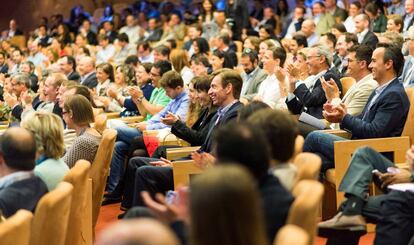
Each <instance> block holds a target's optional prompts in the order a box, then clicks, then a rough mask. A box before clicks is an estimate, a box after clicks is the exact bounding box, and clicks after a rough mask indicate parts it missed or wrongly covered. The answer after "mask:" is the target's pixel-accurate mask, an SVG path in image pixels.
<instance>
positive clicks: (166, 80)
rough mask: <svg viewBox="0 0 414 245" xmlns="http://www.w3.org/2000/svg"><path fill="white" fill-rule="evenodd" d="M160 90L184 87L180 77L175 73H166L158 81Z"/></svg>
mask: <svg viewBox="0 0 414 245" xmlns="http://www.w3.org/2000/svg"><path fill="white" fill-rule="evenodd" d="M159 83H160V85H161V87H162V88H173V89H174V88H177V87H184V81H183V78H182V77H181V75H180V74H179V73H178V72H176V71H167V72H166V73H164V75H162V77H161V79H160V82H159Z"/></svg>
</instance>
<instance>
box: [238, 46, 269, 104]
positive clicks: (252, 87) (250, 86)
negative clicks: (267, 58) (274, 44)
mask: <svg viewBox="0 0 414 245" xmlns="http://www.w3.org/2000/svg"><path fill="white" fill-rule="evenodd" d="M258 60H259V58H258V57H257V53H256V52H255V51H251V50H245V51H244V52H243V54H242V55H241V59H240V63H241V65H242V66H243V70H244V72H243V73H242V74H241V77H242V79H243V86H242V91H241V94H240V97H241V99H240V101H241V102H242V103H248V102H249V101H251V100H252V99H253V98H254V97H255V96H256V94H257V92H258V90H259V87H260V84H261V83H262V82H263V80H264V79H265V78H266V76H267V74H266V72H264V71H263V70H262V69H260V67H259V66H258Z"/></svg>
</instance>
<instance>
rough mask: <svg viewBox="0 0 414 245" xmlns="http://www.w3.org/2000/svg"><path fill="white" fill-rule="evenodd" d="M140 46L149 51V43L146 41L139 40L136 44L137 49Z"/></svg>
mask: <svg viewBox="0 0 414 245" xmlns="http://www.w3.org/2000/svg"><path fill="white" fill-rule="evenodd" d="M140 46H142V47H143V48H144V50H150V51H151V45H150V43H149V42H146V41H139V42H138V44H137V49H138V48H139V47H140Z"/></svg>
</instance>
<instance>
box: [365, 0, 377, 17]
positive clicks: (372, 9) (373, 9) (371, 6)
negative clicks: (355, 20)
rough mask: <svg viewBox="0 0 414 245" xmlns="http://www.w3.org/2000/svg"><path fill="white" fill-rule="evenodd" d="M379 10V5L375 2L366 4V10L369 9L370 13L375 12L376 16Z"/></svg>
mask: <svg viewBox="0 0 414 245" xmlns="http://www.w3.org/2000/svg"><path fill="white" fill-rule="evenodd" d="M378 10H379V8H378V6H377V5H376V4H375V3H373V2H371V3H368V4H367V5H366V6H365V11H368V12H369V13H371V14H373V15H374V16H376V15H377V14H378Z"/></svg>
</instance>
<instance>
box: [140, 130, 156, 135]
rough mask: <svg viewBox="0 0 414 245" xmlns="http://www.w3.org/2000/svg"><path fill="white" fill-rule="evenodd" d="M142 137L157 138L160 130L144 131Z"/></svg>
mask: <svg viewBox="0 0 414 245" xmlns="http://www.w3.org/2000/svg"><path fill="white" fill-rule="evenodd" d="M142 135H144V136H157V135H158V130H144V131H142Z"/></svg>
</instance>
